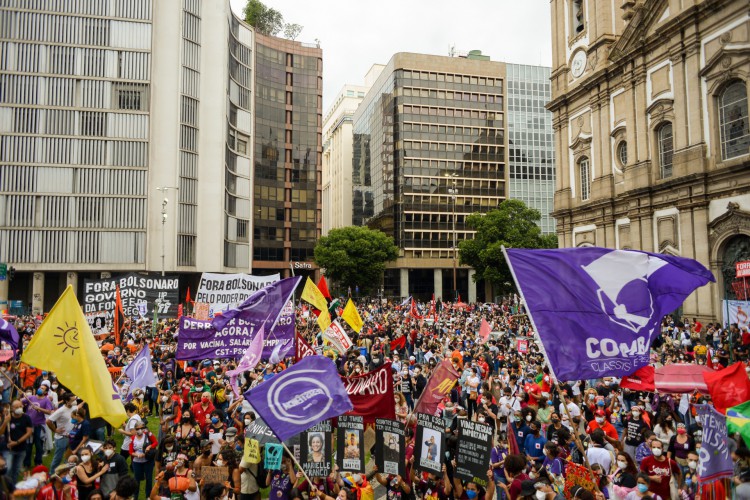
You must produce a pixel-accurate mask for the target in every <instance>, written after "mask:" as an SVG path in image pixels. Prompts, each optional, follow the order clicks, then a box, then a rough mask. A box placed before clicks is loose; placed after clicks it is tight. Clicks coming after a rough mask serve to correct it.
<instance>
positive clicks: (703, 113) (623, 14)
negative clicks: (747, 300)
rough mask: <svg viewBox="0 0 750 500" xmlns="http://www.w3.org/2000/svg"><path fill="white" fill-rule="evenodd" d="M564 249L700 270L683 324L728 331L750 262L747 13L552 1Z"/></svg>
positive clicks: (691, 1)
mask: <svg viewBox="0 0 750 500" xmlns="http://www.w3.org/2000/svg"><path fill="white" fill-rule="evenodd" d="M551 9H552V23H553V25H552V44H553V68H552V101H551V102H550V103H549V105H548V109H549V110H550V111H552V113H553V115H554V118H553V127H554V131H555V141H556V146H555V148H556V151H557V157H556V158H557V176H556V187H555V211H554V213H553V216H554V217H555V219H556V222H557V234H558V237H559V242H560V245H561V246H564V247H580V246H589V245H595V246H600V247H609V248H621V249H637V250H647V251H650V252H660V253H664V254H669V255H677V256H682V257H689V258H692V259H696V260H698V261H699V262H701V263H702V264H704V265H705V266H707V267H708V268H709V269H710V270H711V272H712V273H713V275H714V276H715V277H716V280H717V282H716V283H715V284H710V285H708V286H705V287H701V288H699V289H698V290H697V291H696V292H694V293H693V294H692V295H691V296H690V297H688V299H687V301H686V302H685V304H684V306H683V309H682V310H681V311H679V312H681V313H683V314H684V315H685V316H688V317H691V318H692V317H698V318H702V319H703V320H704V324H705V322H706V320H709V321H710V320H719V319H721V316H722V307H721V301H722V299H724V298H725V297H726V298H735V297H736V296H737V294H736V291H735V290H736V289H735V286H734V285H735V284H736V283H735V282H736V281H737V280H736V271H735V264H736V263H737V262H739V261H745V260H750V175H748V171H750V169H749V167H750V132H749V131H748V104H747V94H748V75H750V54H749V53H748V50H747V47H748V45H750V13H748V9H747V2H746V1H741V0H728V1H722V2H714V1H708V0H685V1H682V2H674V1H672V2H652V1H623V2H617V3H616V4H615V3H614V2H613V3H611V4H610V3H608V2H594V1H592V0H552V2H551Z"/></svg>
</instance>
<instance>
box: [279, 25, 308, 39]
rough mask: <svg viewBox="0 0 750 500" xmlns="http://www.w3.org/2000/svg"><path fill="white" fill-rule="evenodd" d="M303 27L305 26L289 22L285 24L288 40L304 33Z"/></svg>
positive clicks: (285, 35)
mask: <svg viewBox="0 0 750 500" xmlns="http://www.w3.org/2000/svg"><path fill="white" fill-rule="evenodd" d="M303 29H304V26H302V25H301V24H296V23H287V24H286V25H285V26H284V38H286V39H288V40H296V39H297V37H298V36H299V34H300V33H302V30H303Z"/></svg>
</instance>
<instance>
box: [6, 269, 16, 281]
mask: <svg viewBox="0 0 750 500" xmlns="http://www.w3.org/2000/svg"><path fill="white" fill-rule="evenodd" d="M15 276H16V268H15V267H13V266H10V267H9V268H8V281H13V278H14V277H15Z"/></svg>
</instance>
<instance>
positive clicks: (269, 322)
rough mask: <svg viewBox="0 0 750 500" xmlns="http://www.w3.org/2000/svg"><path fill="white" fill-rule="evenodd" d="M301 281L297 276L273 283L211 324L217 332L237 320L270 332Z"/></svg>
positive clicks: (216, 318)
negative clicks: (263, 327)
mask: <svg viewBox="0 0 750 500" xmlns="http://www.w3.org/2000/svg"><path fill="white" fill-rule="evenodd" d="M301 279H302V277H301V276H295V277H293V278H287V279H283V280H280V281H277V282H275V283H271V284H270V285H268V286H266V287H264V288H261V289H260V290H258V291H257V292H255V293H254V294H252V295H251V296H250V297H248V298H247V300H245V302H243V303H242V304H240V305H239V307H237V309H229V310H228V311H224V312H223V313H222V314H221V315H217V316H215V317H214V319H213V321H211V324H212V325H213V326H214V328H216V329H217V330H222V329H223V328H224V327H225V326H227V324H228V323H229V322H230V321H231V320H232V319H233V318H237V320H242V321H245V322H252V323H253V324H255V325H258V326H260V325H263V326H265V331H267V332H270V331H271V330H272V329H273V327H274V326H276V322H277V321H278V319H279V316H281V312H282V311H283V309H284V306H285V305H286V304H287V302H289V298H290V297H291V296H292V294H293V293H294V290H295V289H296V288H297V285H298V284H299V282H300V280H301Z"/></svg>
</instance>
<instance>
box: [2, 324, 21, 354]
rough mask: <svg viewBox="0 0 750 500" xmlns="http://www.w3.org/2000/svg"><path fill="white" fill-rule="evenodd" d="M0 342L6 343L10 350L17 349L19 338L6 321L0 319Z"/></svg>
mask: <svg viewBox="0 0 750 500" xmlns="http://www.w3.org/2000/svg"><path fill="white" fill-rule="evenodd" d="M0 340H2V341H3V342H6V343H7V344H8V345H9V346H10V348H11V349H18V342H19V341H20V337H19V336H18V332H17V331H16V328H15V327H14V326H13V325H12V324H11V323H10V322H9V321H8V320H6V319H4V318H0Z"/></svg>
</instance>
